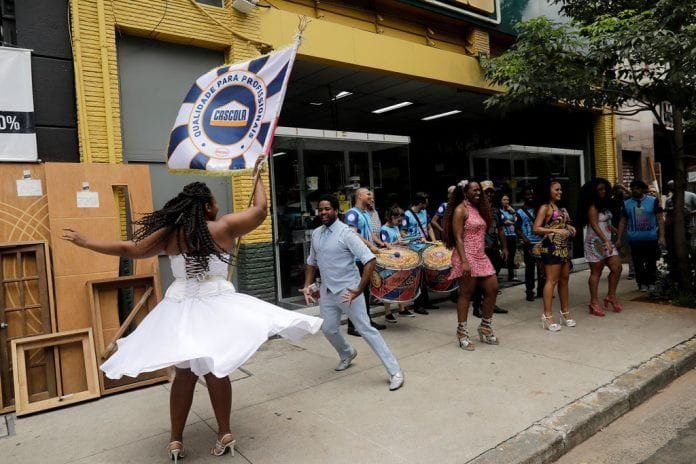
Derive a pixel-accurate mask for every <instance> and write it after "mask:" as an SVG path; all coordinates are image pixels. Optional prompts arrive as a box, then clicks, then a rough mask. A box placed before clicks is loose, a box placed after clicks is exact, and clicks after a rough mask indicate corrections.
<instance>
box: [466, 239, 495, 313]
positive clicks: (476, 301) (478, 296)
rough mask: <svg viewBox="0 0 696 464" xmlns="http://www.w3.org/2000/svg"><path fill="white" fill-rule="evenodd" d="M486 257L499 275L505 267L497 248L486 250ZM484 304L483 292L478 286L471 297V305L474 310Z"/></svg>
mask: <svg viewBox="0 0 696 464" xmlns="http://www.w3.org/2000/svg"><path fill="white" fill-rule="evenodd" d="M486 256H488V259H490V260H491V264H492V265H493V268H494V269H495V274H496V275H498V273H499V272H500V269H501V268H502V267H503V260H502V258H501V257H500V251H499V250H498V249H497V248H486ZM482 303H483V290H481V287H479V286H476V289H475V290H474V293H473V294H472V295H471V304H472V306H473V307H474V308H480V307H481V304H482Z"/></svg>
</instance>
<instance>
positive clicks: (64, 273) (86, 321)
mask: <svg viewBox="0 0 696 464" xmlns="http://www.w3.org/2000/svg"><path fill="white" fill-rule="evenodd" d="M45 177H46V189H47V192H48V211H49V221H51V243H52V245H53V249H52V252H53V266H54V268H53V271H54V281H55V293H56V321H57V329H58V330H60V331H66V330H76V329H86V328H91V327H92V325H93V320H92V314H91V310H90V299H89V290H88V288H87V282H88V281H91V280H97V279H104V278H116V277H118V272H119V259H118V257H116V256H106V255H102V254H99V253H95V252H92V251H89V250H85V249H82V248H78V247H76V246H75V245H73V244H72V243H69V242H66V241H63V240H61V239H60V235H61V232H62V229H63V227H71V228H73V229H76V230H79V231H80V232H82V233H84V234H85V235H87V236H89V237H92V238H96V239H104V240H119V239H120V236H121V227H120V217H119V210H118V207H117V204H116V201H115V196H114V186H122V185H125V186H127V187H128V193H129V202H130V209H131V211H132V212H133V214H134V216H135V218H137V217H138V216H139V214H142V213H147V212H150V211H152V192H151V191H150V176H149V170H148V167H147V166H143V165H124V164H90V163H77V164H76V163H46V165H45ZM83 182H88V183H89V190H90V191H91V192H98V193H99V207H98V208H79V207H78V205H77V199H76V194H77V192H78V191H81V190H82V186H83ZM134 274H136V275H141V274H154V275H155V276H157V279H156V280H159V267H158V263H157V258H156V257H155V258H149V259H146V260H141V261H136V263H135V266H134ZM60 365H61V372H62V374H63V378H62V382H63V388H64V394H75V393H76V392H79V391H83V390H84V388H85V387H86V385H85V384H84V382H85V380H84V379H85V378H86V377H85V375H86V374H87V373H86V372H85V367H84V363H83V360H82V355H81V353H80V351H79V350H78V349H75V347H73V346H66V347H63V348H61V350H60ZM93 367H95V369H96V360H95V365H94V366H93Z"/></svg>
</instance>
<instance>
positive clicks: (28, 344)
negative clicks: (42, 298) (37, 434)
mask: <svg viewBox="0 0 696 464" xmlns="http://www.w3.org/2000/svg"><path fill="white" fill-rule="evenodd" d="M75 345H77V346H75ZM49 348H50V349H52V350H53V351H55V350H58V351H60V350H61V349H63V348H71V349H73V350H77V351H80V352H81V354H82V372H84V377H85V379H84V384H85V385H86V387H85V388H84V389H83V390H81V391H76V392H70V393H66V392H65V391H62V392H61V393H59V394H58V395H57V396H55V397H52V398H46V399H42V400H37V401H30V398H29V387H28V383H27V364H26V354H27V353H28V352H29V351H32V350H46V349H49ZM12 361H13V365H14V366H15V369H14V374H13V380H14V388H15V408H16V411H17V416H22V415H25V414H31V413H34V412H39V411H45V410H47V409H53V408H58V407H61V406H66V405H69V404H74V403H78V402H81V401H87V400H90V399H94V398H98V397H99V378H98V376H97V367H96V359H95V355H94V339H93V338H92V329H85V330H73V331H68V332H59V333H54V334H47V335H39V336H36V337H27V338H22V339H18V340H12ZM64 374H65V372H64Z"/></svg>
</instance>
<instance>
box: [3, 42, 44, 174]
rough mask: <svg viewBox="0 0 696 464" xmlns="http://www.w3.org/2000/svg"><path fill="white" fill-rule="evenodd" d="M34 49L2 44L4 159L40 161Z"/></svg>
mask: <svg viewBox="0 0 696 464" xmlns="http://www.w3.org/2000/svg"><path fill="white" fill-rule="evenodd" d="M37 158H38V155H37V150H36V130H35V129H34V96H33V93H32V88H31V51H30V50H23V49H19V48H10V47H0V161H36V160H37Z"/></svg>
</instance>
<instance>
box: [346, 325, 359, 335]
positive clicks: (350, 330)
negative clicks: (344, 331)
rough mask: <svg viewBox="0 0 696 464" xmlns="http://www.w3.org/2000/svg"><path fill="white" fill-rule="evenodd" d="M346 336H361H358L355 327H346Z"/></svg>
mask: <svg viewBox="0 0 696 464" xmlns="http://www.w3.org/2000/svg"><path fill="white" fill-rule="evenodd" d="M348 335H352V336H354V337H362V335H360V332H358V331H357V330H355V327H352V326H348Z"/></svg>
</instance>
